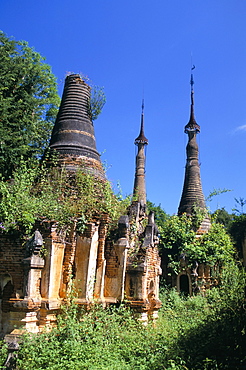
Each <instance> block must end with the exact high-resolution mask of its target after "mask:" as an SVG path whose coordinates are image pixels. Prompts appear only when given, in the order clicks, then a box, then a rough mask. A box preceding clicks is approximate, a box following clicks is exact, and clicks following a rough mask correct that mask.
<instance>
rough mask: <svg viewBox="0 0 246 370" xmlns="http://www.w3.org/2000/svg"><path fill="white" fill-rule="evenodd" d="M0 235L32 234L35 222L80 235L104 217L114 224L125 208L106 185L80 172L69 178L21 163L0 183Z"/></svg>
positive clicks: (58, 171) (54, 170)
mask: <svg viewBox="0 0 246 370" xmlns="http://www.w3.org/2000/svg"><path fill="white" fill-rule="evenodd" d="M0 198H1V202H0V223H1V232H8V231H11V230H19V231H21V232H24V233H25V234H27V235H28V234H30V233H31V232H32V229H33V226H34V224H35V221H52V222H54V223H57V226H58V228H59V229H62V230H63V231H66V230H70V228H71V227H72V226H73V225H74V224H76V227H77V231H78V232H83V231H84V228H85V225H86V223H87V222H90V221H93V220H97V219H100V217H101V216H102V215H107V217H108V219H109V221H110V222H113V221H114V220H117V219H118V218H119V216H120V214H122V213H124V209H125V208H126V207H127V205H128V204H129V201H128V199H126V200H119V199H118V197H117V196H116V195H115V194H114V193H113V191H112V189H111V186H110V183H109V182H108V181H105V180H102V179H98V178H95V177H94V176H92V175H90V174H88V173H86V172H85V171H83V167H81V170H78V171H77V172H76V173H74V174H69V173H68V172H67V171H66V170H65V169H57V168H56V167H53V168H50V167H49V168H46V167H45V165H43V166H39V167H37V166H34V167H32V166H28V163H26V162H25V161H22V163H21V166H20V167H19V168H18V170H17V171H15V172H14V176H13V179H12V180H11V181H5V180H4V179H3V178H2V179H1V181H0Z"/></svg>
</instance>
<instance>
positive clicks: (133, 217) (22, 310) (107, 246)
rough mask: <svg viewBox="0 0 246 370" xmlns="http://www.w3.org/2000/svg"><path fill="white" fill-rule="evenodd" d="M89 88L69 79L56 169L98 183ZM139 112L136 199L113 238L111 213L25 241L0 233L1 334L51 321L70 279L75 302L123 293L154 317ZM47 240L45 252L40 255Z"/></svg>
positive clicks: (44, 230)
mask: <svg viewBox="0 0 246 370" xmlns="http://www.w3.org/2000/svg"><path fill="white" fill-rule="evenodd" d="M89 100H90V88H89V86H88V85H87V84H86V83H85V82H84V81H83V80H82V79H81V78H80V76H79V75H70V76H68V77H67V78H66V81H65V87H64V92H63V97H62V101H61V106H60V109H59V113H58V116H57V119H56V122H55V126H54V129H53V132H52V137H51V141H50V150H51V151H53V152H56V153H57V154H58V164H57V166H58V167H61V166H63V167H65V168H66V169H67V171H68V172H71V173H73V172H75V171H77V169H78V168H80V169H82V170H83V171H86V172H88V173H90V174H92V175H93V176H94V177H95V181H107V180H106V177H105V174H104V171H103V167H102V164H101V160H100V156H99V154H98V152H97V149H96V143H95V134H94V127H93V122H92V120H91V118H90V109H89ZM147 143H148V141H147V139H146V138H145V136H144V113H143V111H142V118H141V130H140V135H139V136H138V137H137V139H136V140H135V144H136V145H137V148H138V153H137V156H136V173H135V183H134V199H133V201H132V204H131V206H130V207H129V210H128V213H127V214H126V215H122V216H121V217H120V219H119V222H118V229H117V230H116V232H115V233H114V234H115V235H117V237H115V238H114V239H113V240H112V238H111V239H108V237H107V231H108V226H109V218H108V216H107V214H103V215H101V217H97V218H95V220H92V221H90V222H89V223H88V224H87V225H86V229H85V231H84V232H83V233H82V234H81V233H78V232H77V231H76V228H75V227H74V228H72V229H70V231H69V232H67V233H66V234H62V233H60V232H58V228H57V224H56V223H55V222H54V221H53V222H48V221H45V222H43V223H42V224H41V223H37V225H36V226H37V228H36V230H35V231H34V233H33V236H32V238H31V239H30V240H28V241H27V242H26V243H25V244H23V239H22V236H21V235H17V234H16V235H15V234H1V235H0V252H1V260H2V262H1V264H0V294H1V295H0V308H1V309H0V333H1V335H2V336H3V335H5V334H10V335H15V334H18V333H20V328H21V327H22V326H24V327H25V328H26V329H27V330H28V331H30V332H39V331H41V330H42V329H43V328H44V327H52V326H53V325H54V324H55V322H56V317H57V314H58V313H59V310H60V307H61V304H62V303H63V302H64V300H66V298H67V296H68V293H69V292H70V289H71V283H73V285H74V287H75V290H76V291H77V294H78V296H77V298H76V302H77V303H78V304H79V305H81V306H86V307H88V308H89V307H90V305H91V304H92V303H93V302H95V301H97V302H99V303H102V304H103V305H104V306H107V305H110V304H119V303H120V302H122V301H123V300H124V299H125V298H126V299H127V301H128V302H129V304H130V305H131V307H133V308H134V309H135V311H136V312H137V313H138V316H139V318H140V319H141V320H143V321H147V320H148V318H155V317H157V313H158V309H159V308H160V301H159V298H158V289H159V275H160V272H161V270H160V258H159V255H158V248H157V244H158V229H157V227H156V225H155V222H154V217H153V214H150V215H147V214H146V190H145V153H144V148H145V146H146V145H147ZM43 245H45V249H46V255H45V256H44V255H42V254H40V250H41V248H42V246H43Z"/></svg>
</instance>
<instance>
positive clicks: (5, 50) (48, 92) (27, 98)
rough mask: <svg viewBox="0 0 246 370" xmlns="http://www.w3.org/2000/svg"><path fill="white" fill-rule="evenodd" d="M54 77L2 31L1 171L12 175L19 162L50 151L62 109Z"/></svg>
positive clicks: (37, 58) (25, 47) (41, 60)
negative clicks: (50, 140) (50, 142)
mask: <svg viewBox="0 0 246 370" xmlns="http://www.w3.org/2000/svg"><path fill="white" fill-rule="evenodd" d="M59 101H60V99H59V96H58V94H57V86H56V79H55V76H54V75H53V74H52V72H51V68H50V67H49V65H47V64H45V63H44V58H43V57H42V56H41V55H40V54H39V53H37V52H36V51H34V49H33V48H31V47H29V46H28V44H27V42H25V41H15V40H14V39H11V38H9V37H7V36H6V35H5V34H4V33H3V32H2V31H0V171H1V173H2V174H4V176H5V178H8V177H9V176H11V175H12V171H13V169H15V168H17V166H18V164H19V161H20V158H21V157H22V158H24V159H27V158H36V157H37V156H40V155H42V153H43V150H44V148H45V147H47V144H48V141H49V138H50V133H51V130H52V126H53V123H54V119H55V117H56V114H57V108H58V105H59Z"/></svg>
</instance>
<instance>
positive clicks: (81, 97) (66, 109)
mask: <svg viewBox="0 0 246 370" xmlns="http://www.w3.org/2000/svg"><path fill="white" fill-rule="evenodd" d="M50 149H51V150H55V151H57V152H58V153H59V158H60V159H62V160H63V162H64V164H65V166H66V168H67V169H69V170H76V169H77V168H78V166H80V167H81V165H82V167H84V169H85V170H86V171H87V172H90V173H92V174H94V175H98V176H100V177H104V176H105V175H104V171H103V169H102V164H101V160H100V156H99V153H98V151H97V149H96V140H95V134H94V126H93V123H92V120H91V115H90V86H89V85H87V84H86V83H85V81H83V79H82V78H81V77H80V75H78V74H71V75H69V76H67V77H66V80H65V86H64V90H63V95H62V101H61V105H60V108H59V112H58V115H57V118H56V122H55V125H54V128H53V132H52V135H51V140H50Z"/></svg>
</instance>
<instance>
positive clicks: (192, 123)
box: [178, 73, 210, 231]
mask: <svg viewBox="0 0 246 370" xmlns="http://www.w3.org/2000/svg"><path fill="white" fill-rule="evenodd" d="M190 84H191V108H190V120H189V122H188V123H187V125H186V126H185V133H186V134H188V143H187V146H186V155H187V159H186V167H185V179H184V186H183V191H182V196H181V200H180V204H179V208H178V215H181V214H183V213H186V214H188V215H192V214H193V213H194V208H195V207H198V208H199V209H204V210H206V204H205V199H204V195H203V191H202V183H201V176H200V165H199V159H198V145H197V141H196V135H197V134H198V133H199V132H200V126H199V125H198V124H197V122H196V120H195V114H194V79H193V73H191V81H190ZM209 226H210V221H209V219H208V217H207V216H205V219H204V221H203V223H202V225H201V227H202V229H203V231H207V230H208V228H209Z"/></svg>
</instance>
